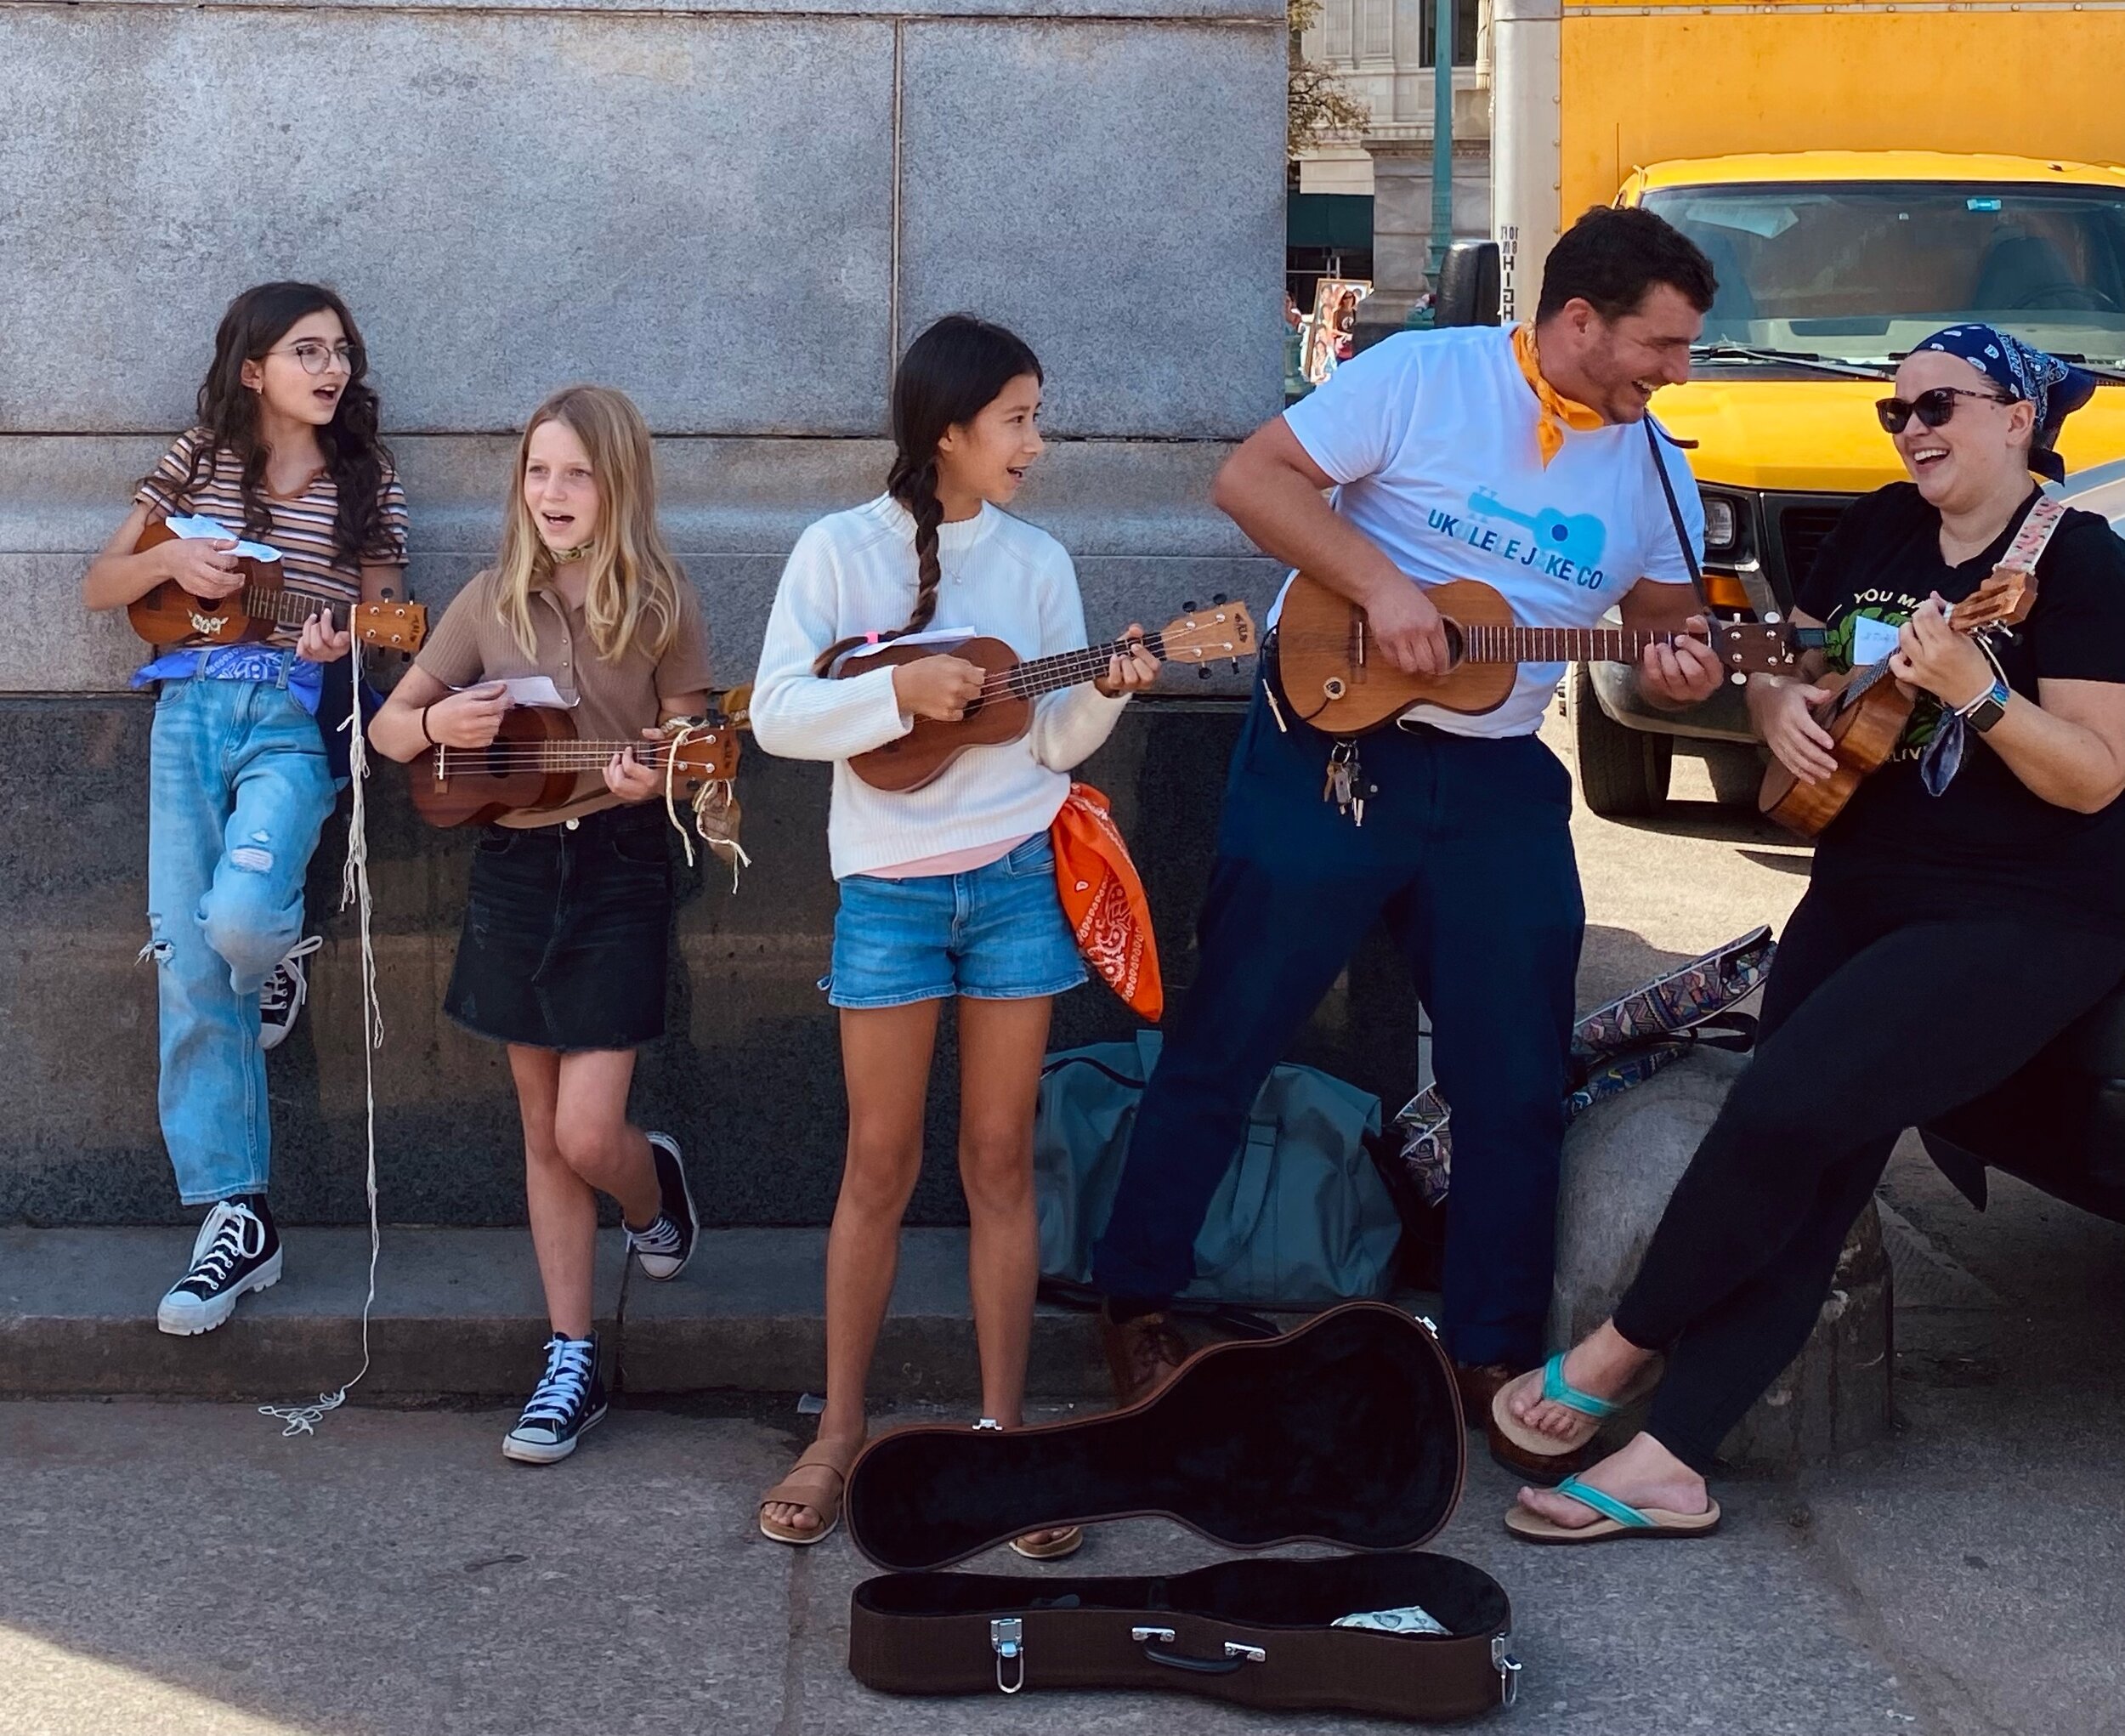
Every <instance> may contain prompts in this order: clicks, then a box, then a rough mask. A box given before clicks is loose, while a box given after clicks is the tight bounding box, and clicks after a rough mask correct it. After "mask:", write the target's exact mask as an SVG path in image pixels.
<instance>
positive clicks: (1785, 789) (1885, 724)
mask: <svg viewBox="0 0 2125 1736" xmlns="http://www.w3.org/2000/svg"><path fill="white" fill-rule="evenodd" d="M2036 600H2037V580H2036V576H2035V575H2034V574H2033V573H2031V572H2026V571H2024V570H2022V569H2020V567H2011V566H2004V565H2003V566H2001V567H1999V568H1997V569H1996V570H1994V571H1993V573H1992V576H1990V577H1989V578H1987V579H1986V581H1985V582H1984V583H1983V584H1981V585H1980V586H1979V587H1977V589H1976V590H1975V591H1973V592H1971V593H1970V594H1969V596H1967V597H1965V598H1964V599H1963V600H1962V601H1961V602H1960V603H1958V604H1956V605H1955V607H1954V608H1953V609H1952V610H1949V611H1948V625H1949V626H1950V627H1953V628H1954V629H1955V630H1956V631H1957V632H1958V633H1983V632H1986V631H1987V630H1988V629H1990V628H1992V627H2012V626H2014V625H2015V623H2017V622H2019V621H2023V620H2025V619H2026V618H2027V616H2028V614H2029V610H2030V609H2031V607H2032V605H2033V604H2035V602H2036ZM1890 655H1895V654H1894V653H1891V654H1890ZM1889 662H1890V659H1889V658H1888V657H1884V658H1882V659H1881V660H1880V661H1878V662H1873V663H1868V664H1865V665H1863V666H1862V667H1860V668H1857V669H1853V670H1850V671H1848V672H1845V673H1844V674H1842V675H1829V676H1825V677H1824V678H1822V680H1821V681H1819V682H1817V683H1816V684H1815V685H1816V686H1818V687H1823V688H1827V689H1831V693H1830V697H1829V698H1828V699H1827V700H1825V701H1822V704H1821V705H1819V706H1816V708H1815V710H1814V712H1813V716H1814V718H1815V720H1816V723H1820V724H1821V725H1822V728H1823V729H1826V730H1827V731H1828V732H1829V736H1830V743H1831V750H1830V751H1831V752H1832V753H1833V755H1834V757H1836V760H1837V769H1836V770H1835V771H1833V772H1832V773H1831V774H1830V775H1829V776H1828V777H1827V778H1825V779H1824V780H1822V782H1821V783H1819V784H1804V783H1802V782H1801V781H1800V780H1799V778H1797V777H1795V776H1794V775H1793V773H1792V772H1791V771H1790V770H1789V769H1788V768H1787V767H1786V765H1785V764H1784V763H1783V762H1782V761H1780V760H1777V759H1775V758H1774V759H1773V760H1772V761H1771V769H1769V770H1768V771H1766V772H1765V774H1764V782H1763V787H1762V788H1761V789H1760V790H1759V791H1757V793H1756V806H1757V807H1758V808H1759V809H1760V810H1762V811H1763V812H1764V813H1765V814H1769V815H1770V816H1771V818H1772V819H1773V820H1776V821H1777V822H1778V823H1779V824H1780V825H1782V826H1785V827H1787V828H1788V829H1789V830H1791V831H1796V832H1798V833H1799V834H1800V836H1801V837H1804V838H1811V837H1816V836H1817V835H1818V834H1819V833H1820V832H1821V831H1822V829H1823V828H1824V827H1825V826H1827V825H1829V823H1830V822H1831V821H1832V820H1835V819H1836V818H1837V817H1838V815H1839V814H1841V813H1842V812H1843V811H1844V804H1845V803H1848V802H1850V800H1851V799H1852V797H1853V794H1854V792H1855V791H1857V790H1858V788H1859V786H1860V785H1861V782H1862V781H1863V780H1866V779H1867V777H1869V776H1871V775H1872V774H1873V773H1875V772H1877V771H1878V770H1880V769H1881V768H1882V767H1883V766H1884V764H1886V763H1888V760H1889V757H1890V754H1892V753H1894V752H1895V751H1896V744H1897V743H1898V742H1899V741H1901V740H1903V735H1904V730H1905V729H1907V727H1908V726H1909V724H1910V723H1911V713H1912V708H1913V707H1914V706H1916V705H1917V704H1918V694H1917V693H1916V692H1915V691H1914V690H1913V689H1911V688H1908V687H1907V686H1905V685H1904V684H1903V683H1902V682H1901V681H1899V680H1897V679H1896V678H1895V677H1894V676H1893V675H1891V674H1890V672H1889Z"/></svg>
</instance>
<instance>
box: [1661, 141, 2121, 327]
mask: <svg viewBox="0 0 2125 1736" xmlns="http://www.w3.org/2000/svg"><path fill="white" fill-rule="evenodd" d="M1644 202H1645V205H1646V209H1648V210H1650V211H1653V212H1657V213H1659V215H1661V216H1662V217H1664V218H1667V220H1668V221H1669V222H1670V223H1672V224H1674V225H1675V227H1676V228H1678V229H1680V230H1681V231H1682V232H1683V233H1684V234H1685V235H1688V236H1689V237H1690V239H1691V241H1695V242H1696V243H1697V246H1699V247H1702V248H1703V250H1704V252H1705V253H1706V254H1707V256H1708V257H1709V258H1710V259H1711V261H1712V269H1714V271H1715V272H1717V273H1718V275H1719V281H1720V288H1719V296H1718V298H1717V299H1716V300H1715V301H1714V303H1713V304H1712V310H1711V312H1710V313H1709V314H1708V315H1706V317H1705V321H1704V340H1703V341H1704V342H1705V343H1731V344H1747V345H1750V346H1752V347H1754V348H1757V349H1786V350H1794V351H1801V352H1805V353H1807V354H1810V355H1819V356H1822V357H1824V358H1826V359H1830V360H1846V361H1854V362H1876V363H1884V362H1889V361H1890V360H1893V359H1895V358H1896V357H1898V356H1901V355H1903V354H1904V353H1905V352H1906V351H1907V350H1909V349H1911V347H1912V345H1913V344H1915V343H1918V342H1919V341H1920V340H1921V339H1922V338H1926V337H1928V336H1929V335H1930V334H1931V333H1932V332H1935V331H1937V330H1939V329H1940V328H1941V326H1951V325H1954V324H1956V323H1957V322H1958V321H1965V320H1983V321H1989V322H1990V323H1992V324H1993V325H1996V326H2001V327H2003V329H2005V330H2007V331H2009V332H2013V333H2015V336H2016V337H2018V338H2023V339H2025V340H2026V341H2027V342H2028V343H2034V344H2037V345H2038V346H2039V347H2041V348H2043V349H2049V350H2052V351H2054V352H2055V353H2059V354H2063V355H2077V356H2080V357H2082V358H2083V359H2084V360H2088V361H2094V362H2102V363H2106V364H2108V365H2110V366H2117V365H2119V364H2120V363H2121V362H2125V188H2120V189H2110V188H2100V187H2071V186H2065V187H2051V186H2046V187H2022V186H2017V185H2015V184H2011V183H2009V184H1999V183H1993V184H1975V183H1973V184H1967V185H1965V184H1957V183H1950V182H1941V181H1927V182H1918V183H1911V184H1899V183H1891V182H1850V183H1847V182H1824V181H1811V182H1803V183H1799V184H1794V185H1791V186H1776V185H1770V184H1759V185H1752V186H1738V185H1737V186H1708V187H1668V188H1663V189H1660V190H1657V191H1655V192H1651V193H1648V194H1646V196H1645V201H1644Z"/></svg>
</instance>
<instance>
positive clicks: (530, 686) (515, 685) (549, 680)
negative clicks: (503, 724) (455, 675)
mask: <svg viewBox="0 0 2125 1736" xmlns="http://www.w3.org/2000/svg"><path fill="white" fill-rule="evenodd" d="M494 685H495V683H493V682H491V681H475V682H473V686H474V687H492V686H494ZM501 689H502V691H503V692H505V693H507V695H509V703H510V704H511V705H513V706H551V707H552V708H553V710H555V711H557V712H565V711H569V710H571V709H573V708H574V706H575V701H574V700H572V699H564V698H562V696H561V690H560V689H559V688H558V687H556V686H554V684H553V677H551V676H550V675H512V676H510V677H508V678H507V679H506V680H504V681H503V682H501ZM456 690H457V691H458V692H459V693H463V692H464V691H465V690H466V689H463V688H462V687H461V688H459V689H456Z"/></svg>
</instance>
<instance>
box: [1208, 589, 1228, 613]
mask: <svg viewBox="0 0 2125 1736" xmlns="http://www.w3.org/2000/svg"><path fill="white" fill-rule="evenodd" d="M1226 602H1227V598H1226V595H1225V593H1223V592H1222V591H1220V592H1219V593H1217V594H1216V595H1215V596H1214V597H1212V598H1211V599H1210V606H1211V607H1212V608H1213V609H1222V608H1223V607H1224V606H1225V604H1226Z"/></svg>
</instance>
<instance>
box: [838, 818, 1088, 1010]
mask: <svg viewBox="0 0 2125 1736" xmlns="http://www.w3.org/2000/svg"><path fill="white" fill-rule="evenodd" d="M841 894H842V903H841V909H840V910H839V911H836V913H835V916H834V962H833V968H832V970H831V971H830V973H828V974H827V975H826V976H825V977H823V978H821V979H820V980H819V986H820V987H821V988H822V989H825V990H826V991H827V996H826V998H827V999H828V1000H829V1001H831V1002H832V1003H833V1004H834V1005H835V1006H836V1007H858V1008H870V1007H905V1006H908V1005H910V1004H911V1003H912V1002H914V1001H942V1000H947V999H949V998H950V997H951V996H954V995H964V996H967V997H968V998H969V999H970V1000H975V1001H1029V1000H1033V999H1034V998H1035V997H1037V996H1043V995H1060V994H1061V993H1062V992H1063V990H1065V989H1074V988H1075V987H1076V986H1077V985H1078V984H1080V983H1081V982H1083V981H1084V980H1085V963H1084V961H1083V960H1082V959H1081V958H1080V957H1079V956H1078V950H1077V937H1076V936H1075V935H1074V934H1073V933H1071V932H1070V925H1069V923H1068V921H1066V920H1065V919H1064V917H1063V900H1062V899H1061V898H1060V897H1058V896H1057V893H1056V890H1055V848H1054V846H1053V845H1052V844H1051V843H1050V842H1048V835H1047V834H1046V832H1041V833H1040V834H1038V835H1037V836H1035V837H1029V838H1028V839H1027V840H1026V841H1025V842H1023V844H1021V845H1019V846H1018V848H1017V849H1015V850H1013V851H1012V853H1011V854H1009V855H1008V856H1006V857H1003V858H1002V859H1000V860H998V861H995V862H991V863H990V864H989V865H988V866H987V867H986V868H977V869H975V870H973V871H972V872H971V873H966V874H921V875H917V876H916V877H915V878H913V879H912V880H881V879H879V878H878V877H876V876H875V875H870V874H852V875H850V876H849V877H847V879H846V880H844V881H842V882H841Z"/></svg>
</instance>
